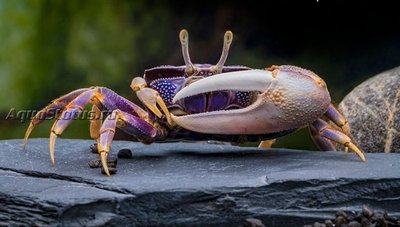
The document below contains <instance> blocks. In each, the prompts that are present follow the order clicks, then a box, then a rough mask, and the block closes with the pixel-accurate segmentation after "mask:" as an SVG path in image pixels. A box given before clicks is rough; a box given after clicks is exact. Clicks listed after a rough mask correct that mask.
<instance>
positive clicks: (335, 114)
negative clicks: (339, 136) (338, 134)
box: [325, 104, 350, 135]
mask: <svg viewBox="0 0 400 227" xmlns="http://www.w3.org/2000/svg"><path fill="white" fill-rule="evenodd" d="M325 116H326V117H327V118H328V119H329V120H331V121H333V122H334V123H335V124H336V125H337V126H339V127H340V128H341V129H342V131H343V132H344V134H346V135H350V128H349V123H348V122H347V119H346V118H345V117H344V116H343V115H342V114H341V113H340V112H339V111H338V110H337V109H336V107H335V106H333V105H332V104H330V105H329V107H328V110H327V111H326V113H325Z"/></svg>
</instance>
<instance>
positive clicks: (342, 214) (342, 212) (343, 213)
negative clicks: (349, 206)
mask: <svg viewBox="0 0 400 227" xmlns="http://www.w3.org/2000/svg"><path fill="white" fill-rule="evenodd" d="M339 216H342V217H344V218H347V214H346V212H344V211H343V210H339V211H338V212H336V217H339Z"/></svg>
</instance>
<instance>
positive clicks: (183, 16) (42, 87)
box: [0, 0, 400, 149]
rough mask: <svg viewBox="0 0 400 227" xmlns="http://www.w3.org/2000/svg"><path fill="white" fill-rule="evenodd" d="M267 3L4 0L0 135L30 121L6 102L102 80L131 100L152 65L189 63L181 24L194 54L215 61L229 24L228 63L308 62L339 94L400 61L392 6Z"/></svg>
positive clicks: (21, 103)
mask: <svg viewBox="0 0 400 227" xmlns="http://www.w3.org/2000/svg"><path fill="white" fill-rule="evenodd" d="M343 4H346V7H343ZM268 5H269V9H270V10H266V9H265V8H264V7H260V6H259V1H246V4H244V3H243V1H237V2H224V1H222V2H215V3H213V4H211V5H207V4H204V5H202V6H199V5H198V4H196V3H195V2H193V3H192V5H191V4H190V3H189V2H188V1H174V2H173V4H172V3H167V2H165V1H145V0H135V1H128V0H118V1H117V0H85V1H80V0H68V1H62V0H0V114H1V119H0V139H6V138H21V137H22V136H23V134H24V130H25V128H26V127H27V122H26V123H24V124H21V123H19V122H18V121H6V120H4V118H5V115H6V114H7V112H8V111H9V109H10V108H12V107H13V108H16V109H40V108H42V107H44V106H45V105H46V104H47V103H49V102H50V101H51V100H52V99H54V98H56V97H59V96H60V95H62V94H65V93H67V92H69V91H72V90H75V89H77V88H81V87H89V86H95V85H99V86H106V87H109V88H111V89H113V90H115V91H116V92H118V93H119V94H121V95H122V96H124V97H127V98H129V99H134V100H135V96H134V95H133V93H132V91H131V90H130V88H129V84H130V81H131V79H132V78H133V77H135V76H141V75H142V74H143V71H144V70H145V69H146V68H151V67H154V66H158V65H166V64H172V65H181V64H183V60H182V56H181V50H180V43H179V41H178V33H179V30H180V29H182V28H187V29H188V30H189V33H190V52H191V55H192V60H193V61H194V62H198V63H205V62H207V63H215V62H216V61H217V60H218V58H219V54H220V51H221V44H222V36H223V32H224V31H225V30H228V29H229V30H232V31H233V32H234V34H235V37H234V42H233V45H232V49H231V53H230V56H229V57H228V61H227V64H228V65H246V66H250V67H254V68H263V67H267V66H270V65H273V64H275V65H281V64H293V65H298V66H303V67H306V68H308V69H311V70H313V71H315V72H316V73H318V74H320V75H321V77H323V78H324V79H325V81H326V82H327V84H328V87H329V89H330V91H331V94H332V97H333V99H334V100H336V101H340V100H341V98H342V97H343V96H344V95H345V94H346V93H348V92H349V91H350V90H351V89H352V88H353V87H354V86H356V85H357V84H358V83H360V82H362V81H363V80H365V79H366V78H368V77H369V76H372V75H374V74H376V73H379V72H381V71H383V70H386V69H389V68H392V67H394V66H396V65H399V64H400V62H399V59H400V58H399V57H400V42H399V40H400V35H399V31H396V30H395V29H396V28H398V27H399V26H398V25H400V19H399V18H400V17H399V16H397V15H398V14H397V12H390V9H391V7H390V6H387V5H386V6H383V7H385V8H383V9H380V8H379V7H376V6H373V7H374V10H373V11H371V10H370V9H371V7H372V6H371V5H368V4H367V3H363V4H359V5H357V7H356V8H352V7H350V6H348V5H347V3H346V2H341V1H335V2H330V1H324V0H322V1H320V3H316V1H310V2H308V3H304V2H300V1H299V2H297V3H294V1H293V3H288V2H284V1H282V2H280V1H275V2H273V3H272V2H269V3H268ZM301 7H303V9H308V10H309V11H304V10H300V8H301ZM275 9H279V10H275ZM355 9H356V10H355ZM393 9H395V7H393ZM354 12H357V13H359V14H360V15H357V16H355V13H354ZM306 15H308V17H307V16H306ZM88 124H89V122H87V121H76V122H74V124H72V125H71V127H70V128H69V129H68V130H67V131H66V133H64V134H63V136H64V137H71V138H88V134H89V133H88V130H87V127H88ZM50 127H51V122H46V123H45V124H43V125H40V126H38V127H37V128H36V129H35V130H34V132H33V136H38V137H47V136H48V135H49V130H50ZM277 146H284V147H293V148H299V149H307V148H311V149H314V148H315V147H313V146H312V145H311V142H310V139H309V136H308V132H307V130H301V131H299V132H297V133H295V134H293V135H290V136H287V137H285V138H283V139H280V140H278V144H277Z"/></svg>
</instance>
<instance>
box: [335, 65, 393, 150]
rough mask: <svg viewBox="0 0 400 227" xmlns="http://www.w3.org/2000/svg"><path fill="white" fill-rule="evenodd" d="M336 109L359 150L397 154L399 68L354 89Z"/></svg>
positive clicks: (381, 74)
mask: <svg viewBox="0 0 400 227" xmlns="http://www.w3.org/2000/svg"><path fill="white" fill-rule="evenodd" d="M339 109H340V110H341V111H342V113H343V115H344V116H345V117H346V118H347V120H348V122H349V126H350V131H351V134H352V136H353V138H354V140H355V141H356V143H357V144H358V146H359V147H360V148H361V149H362V150H364V151H365V152H386V153H389V152H398V153H400V67H397V68H394V69H391V70H388V71H386V72H383V73H380V74H378V75H376V76H374V77H372V78H370V79H368V80H366V81H365V82H363V83H362V84H360V85H359V86H357V87H356V88H354V90H353V91H351V92H350V93H349V94H348V95H347V96H346V97H345V98H344V99H343V101H342V102H341V103H340V104H339Z"/></svg>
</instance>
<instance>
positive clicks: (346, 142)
mask: <svg viewBox="0 0 400 227" xmlns="http://www.w3.org/2000/svg"><path fill="white" fill-rule="evenodd" d="M310 128H311V129H313V128H314V129H315V130H316V131H317V133H318V134H319V136H318V137H317V138H319V137H321V138H325V139H329V140H331V141H334V142H336V143H339V144H342V145H343V146H345V147H346V148H348V149H350V150H352V151H354V152H355V153H356V154H357V155H358V156H359V157H360V159H361V160H363V161H366V159H365V157H364V154H363V152H362V151H361V150H360V149H359V148H358V147H357V146H356V145H355V144H354V143H353V141H352V140H351V138H350V137H349V136H347V135H346V134H344V133H343V132H340V131H339V130H337V129H335V128H333V127H332V126H331V125H330V124H328V123H327V122H326V121H324V120H322V119H318V120H316V121H314V122H313V123H312V124H311V127H310ZM320 141H322V142H325V140H320ZM329 142H330V141H329ZM324 145H326V146H330V145H332V144H331V143H326V144H324ZM332 146H333V145H332Z"/></svg>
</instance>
